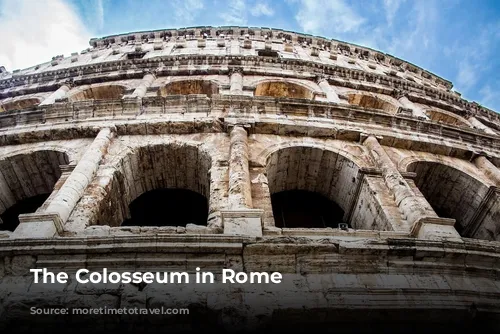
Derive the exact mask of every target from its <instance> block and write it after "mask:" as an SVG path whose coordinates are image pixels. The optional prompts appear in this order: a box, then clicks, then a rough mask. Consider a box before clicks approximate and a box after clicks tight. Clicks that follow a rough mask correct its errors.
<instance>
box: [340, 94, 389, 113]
mask: <svg viewBox="0 0 500 334" xmlns="http://www.w3.org/2000/svg"><path fill="white" fill-rule="evenodd" d="M345 95H346V96H347V102H348V103H349V104H350V105H353V106H357V107H362V108H367V109H376V110H380V111H384V112H386V113H389V114H395V113H396V112H397V110H398V108H399V104H398V103H397V102H396V101H394V102H391V101H388V99H386V98H382V97H380V96H377V95H374V94H367V93H360V92H349V93H347V94H345Z"/></svg>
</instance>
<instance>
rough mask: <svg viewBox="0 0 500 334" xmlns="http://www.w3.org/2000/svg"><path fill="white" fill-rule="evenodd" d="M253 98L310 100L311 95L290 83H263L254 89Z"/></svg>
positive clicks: (308, 91)
mask: <svg viewBox="0 0 500 334" xmlns="http://www.w3.org/2000/svg"><path fill="white" fill-rule="evenodd" d="M254 95H255V96H271V97H288V98H294V99H312V98H313V93H312V92H311V91H310V90H309V89H307V88H305V87H303V86H300V85H297V84H294V83H291V82H282V81H271V82H263V83H260V84H258V85H257V87H255V94H254Z"/></svg>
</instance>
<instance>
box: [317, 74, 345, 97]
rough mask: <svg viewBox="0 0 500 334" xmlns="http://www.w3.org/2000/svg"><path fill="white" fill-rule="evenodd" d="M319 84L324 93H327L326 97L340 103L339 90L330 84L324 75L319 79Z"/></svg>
mask: <svg viewBox="0 0 500 334" xmlns="http://www.w3.org/2000/svg"><path fill="white" fill-rule="evenodd" d="M317 82H318V86H319V87H320V88H321V90H322V91H323V93H325V94H326V98H327V100H328V102H335V103H340V98H339V96H338V95H337V92H335V90H334V89H333V88H332V86H330V84H329V83H328V80H327V79H326V78H324V77H320V78H319V79H318V80H317Z"/></svg>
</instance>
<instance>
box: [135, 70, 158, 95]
mask: <svg viewBox="0 0 500 334" xmlns="http://www.w3.org/2000/svg"><path fill="white" fill-rule="evenodd" d="M155 79H156V77H155V75H154V74H152V73H146V74H145V75H144V77H143V78H142V81H141V83H140V84H139V86H137V88H136V89H135V90H134V92H133V93H132V95H131V97H144V96H145V95H146V92H147V90H148V87H150V86H151V85H152V84H153V82H154V81H155Z"/></svg>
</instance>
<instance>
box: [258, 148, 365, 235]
mask: <svg viewBox="0 0 500 334" xmlns="http://www.w3.org/2000/svg"><path fill="white" fill-rule="evenodd" d="M266 170H267V177H268V186H269V191H270V194H271V204H272V210H273V216H274V221H275V225H276V226H277V227H290V228H296V227H302V228H321V227H338V225H339V224H340V223H349V222H348V221H347V220H348V217H347V215H348V212H349V210H350V208H351V205H352V203H353V201H354V200H355V196H356V189H357V186H358V182H359V177H358V175H359V168H358V166H357V165H356V164H354V163H353V162H352V161H351V160H349V159H347V158H346V157H344V156H342V155H340V154H338V153H335V152H332V151H328V150H322V149H320V148H312V147H288V148H283V149H280V150H278V151H275V152H273V153H272V154H271V155H270V156H269V157H268V159H267V168H266Z"/></svg>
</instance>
